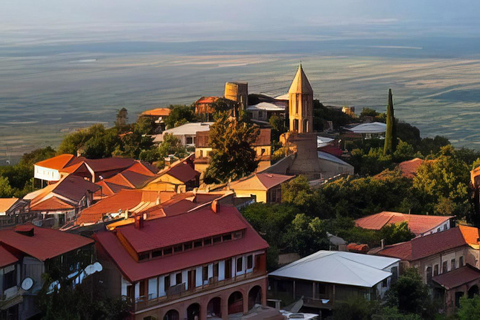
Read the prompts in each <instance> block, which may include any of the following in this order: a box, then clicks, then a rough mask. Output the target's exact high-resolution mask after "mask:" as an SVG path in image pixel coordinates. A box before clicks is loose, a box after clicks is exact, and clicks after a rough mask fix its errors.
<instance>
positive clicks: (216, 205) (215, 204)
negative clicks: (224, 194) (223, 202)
mask: <svg viewBox="0 0 480 320" xmlns="http://www.w3.org/2000/svg"><path fill="white" fill-rule="evenodd" d="M212 211H213V212H215V213H219V212H220V203H218V201H217V200H213V201H212Z"/></svg>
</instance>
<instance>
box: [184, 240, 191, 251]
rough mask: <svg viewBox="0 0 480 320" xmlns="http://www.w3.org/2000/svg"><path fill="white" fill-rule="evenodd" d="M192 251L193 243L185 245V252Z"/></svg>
mask: <svg viewBox="0 0 480 320" xmlns="http://www.w3.org/2000/svg"><path fill="white" fill-rule="evenodd" d="M190 249H192V243H191V242H188V243H185V244H184V245H183V250H185V251H187V250H190Z"/></svg>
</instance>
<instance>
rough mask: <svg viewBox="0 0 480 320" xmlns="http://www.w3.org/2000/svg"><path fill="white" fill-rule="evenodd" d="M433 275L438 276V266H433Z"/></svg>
mask: <svg viewBox="0 0 480 320" xmlns="http://www.w3.org/2000/svg"><path fill="white" fill-rule="evenodd" d="M433 275H434V276H438V264H436V265H434V266H433Z"/></svg>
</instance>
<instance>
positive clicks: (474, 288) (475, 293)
mask: <svg viewBox="0 0 480 320" xmlns="http://www.w3.org/2000/svg"><path fill="white" fill-rule="evenodd" d="M474 296H478V286H477V285H474V286H472V287H471V288H470V289H468V298H469V299H472V298H473V297H474Z"/></svg>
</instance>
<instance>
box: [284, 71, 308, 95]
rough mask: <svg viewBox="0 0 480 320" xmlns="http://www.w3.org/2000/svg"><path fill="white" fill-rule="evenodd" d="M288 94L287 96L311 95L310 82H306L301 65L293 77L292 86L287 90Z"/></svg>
mask: <svg viewBox="0 0 480 320" xmlns="http://www.w3.org/2000/svg"><path fill="white" fill-rule="evenodd" d="M288 93H289V94H290V93H310V94H313V89H312V86H311V85H310V82H309V81H308V78H307V76H306V75H305V72H303V68H302V65H301V64H300V65H299V66H298V70H297V73H296V75H295V78H294V79H293V81H292V84H291V85H290V89H288Z"/></svg>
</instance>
